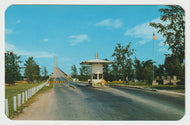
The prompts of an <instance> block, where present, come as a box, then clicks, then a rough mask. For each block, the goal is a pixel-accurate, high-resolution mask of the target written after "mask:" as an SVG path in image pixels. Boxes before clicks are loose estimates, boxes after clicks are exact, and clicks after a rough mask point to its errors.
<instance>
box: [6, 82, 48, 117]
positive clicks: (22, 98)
mask: <svg viewBox="0 0 190 125" xmlns="http://www.w3.org/2000/svg"><path fill="white" fill-rule="evenodd" d="M46 83H47V82H45V83H43V84H40V85H38V86H36V87H33V88H30V89H28V90H26V91H24V92H21V93H20V94H17V95H16V96H13V111H17V110H18V108H20V107H21V105H22V104H24V103H25V102H26V101H27V100H28V99H29V98H31V97H32V96H33V95H34V94H36V93H37V92H38V91H39V90H40V89H41V88H43V87H44V86H45V85H46ZM9 108H10V107H9V105H8V99H5V114H6V116H8V117H9V115H10V112H9Z"/></svg>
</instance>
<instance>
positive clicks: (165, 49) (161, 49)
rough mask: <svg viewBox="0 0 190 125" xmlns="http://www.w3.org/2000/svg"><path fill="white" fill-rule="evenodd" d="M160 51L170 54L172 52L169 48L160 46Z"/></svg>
mask: <svg viewBox="0 0 190 125" xmlns="http://www.w3.org/2000/svg"><path fill="white" fill-rule="evenodd" d="M159 51H160V52H163V53H166V54H171V53H172V52H171V51H170V50H168V49H167V48H160V49H159Z"/></svg>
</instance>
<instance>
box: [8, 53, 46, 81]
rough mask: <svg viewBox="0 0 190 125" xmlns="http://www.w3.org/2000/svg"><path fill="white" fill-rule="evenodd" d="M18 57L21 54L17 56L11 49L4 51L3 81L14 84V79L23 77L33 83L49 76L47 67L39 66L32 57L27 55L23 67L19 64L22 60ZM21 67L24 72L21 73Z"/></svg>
mask: <svg viewBox="0 0 190 125" xmlns="http://www.w3.org/2000/svg"><path fill="white" fill-rule="evenodd" d="M20 58H21V56H18V55H17V54H15V53H14V52H13V51H6V52H5V82H6V83H8V84H9V85H11V84H12V85H15V81H20V80H23V79H24V78H25V79H26V80H27V81H28V83H34V82H40V81H42V80H45V79H47V78H48V77H49V76H48V71H47V68H46V67H45V66H44V67H43V68H40V66H39V65H38V64H37V63H36V62H35V60H34V58H33V57H28V59H27V60H25V63H24V67H22V66H21V63H23V61H21V60H20ZM22 69H24V74H21V70H22ZM41 74H42V75H41Z"/></svg>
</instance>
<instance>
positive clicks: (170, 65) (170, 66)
mask: <svg viewBox="0 0 190 125" xmlns="http://www.w3.org/2000/svg"><path fill="white" fill-rule="evenodd" d="M159 11H160V20H161V21H162V22H163V23H155V22H151V23H150V24H149V25H150V26H152V27H154V28H155V29H158V33H159V34H161V35H162V36H163V37H164V38H166V40H165V41H164V45H166V44H167V45H169V48H168V50H171V52H172V53H171V54H165V60H164V64H156V62H153V61H152V60H151V59H150V60H146V61H140V60H139V59H137V58H136V57H135V58H132V57H133V56H134V54H135V50H134V49H133V48H131V42H129V43H128V44H127V45H121V44H120V43H118V44H117V45H116V47H115V49H114V52H113V54H112V55H111V57H113V58H114V63H113V64H111V65H104V66H103V71H104V74H103V76H104V79H105V80H106V81H118V80H120V79H121V80H122V81H123V82H126V83H127V82H128V80H135V79H136V80H139V81H146V82H147V83H149V84H151V83H152V80H153V64H154V78H156V76H174V75H176V76H177V77H178V79H180V80H181V83H182V84H184V82H185V21H184V17H185V12H184V10H183V8H181V7H180V6H173V5H172V6H167V7H166V8H162V9H159ZM105 60H107V59H105ZM71 69H72V73H71V76H72V77H73V78H79V80H82V81H84V80H87V79H90V73H91V72H90V71H91V70H90V67H89V66H83V65H82V66H81V67H80V68H79V70H80V71H79V74H78V72H77V68H76V66H75V65H73V66H72V68H71ZM126 77H128V79H126Z"/></svg>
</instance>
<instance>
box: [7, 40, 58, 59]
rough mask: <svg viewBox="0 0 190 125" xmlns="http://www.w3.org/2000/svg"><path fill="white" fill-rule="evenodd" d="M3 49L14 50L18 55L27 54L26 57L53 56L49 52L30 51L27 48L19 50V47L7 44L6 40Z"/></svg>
mask: <svg viewBox="0 0 190 125" xmlns="http://www.w3.org/2000/svg"><path fill="white" fill-rule="evenodd" d="M5 50H6V51H14V52H15V53H17V54H18V55H22V56H27V57H29V56H33V57H34V58H52V57H54V56H55V54H54V53H49V52H46V51H36V52H30V51H27V50H21V49H18V48H17V47H16V46H15V45H13V44H9V43H7V42H5Z"/></svg>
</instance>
